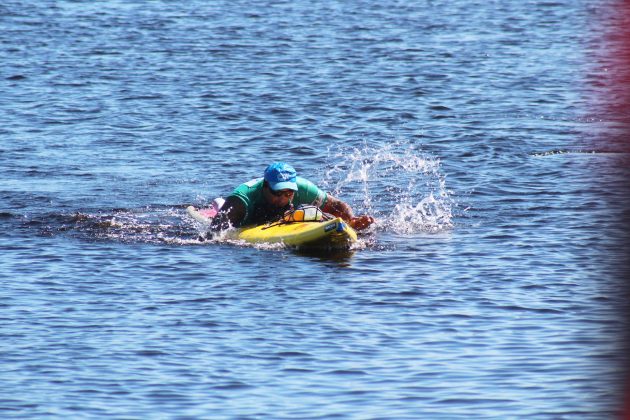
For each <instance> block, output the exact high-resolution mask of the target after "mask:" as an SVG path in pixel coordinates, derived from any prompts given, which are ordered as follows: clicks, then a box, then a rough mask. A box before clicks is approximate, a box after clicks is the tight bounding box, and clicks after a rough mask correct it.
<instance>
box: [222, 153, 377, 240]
mask: <svg viewBox="0 0 630 420" xmlns="http://www.w3.org/2000/svg"><path fill="white" fill-rule="evenodd" d="M301 204H304V205H314V206H317V207H319V208H320V209H321V210H322V211H323V212H325V213H329V214H332V215H333V216H335V217H341V218H342V219H343V220H345V221H346V222H348V224H349V225H350V226H352V227H353V228H354V229H355V230H361V229H365V228H367V227H368V226H370V225H371V224H372V223H374V218H373V217H372V216H367V215H361V216H357V217H355V216H354V214H353V212H352V208H350V206H349V205H348V204H346V203H344V202H343V201H341V200H339V199H337V198H335V197H333V196H332V195H330V194H328V193H325V192H324V191H322V190H320V189H319V188H318V187H317V186H316V185H315V184H313V183H312V182H311V181H309V180H307V179H305V178H302V177H299V176H297V173H296V172H295V169H293V167H292V166H291V165H288V164H286V163H284V162H275V163H272V164H271V165H269V166H268V167H267V169H265V173H264V176H263V177H262V178H258V179H253V180H251V181H249V182H246V183H244V184H241V185H239V186H238V187H236V189H235V190H234V191H233V192H232V194H230V195H229V196H228V197H227V198H226V199H225V203H224V204H223V206H222V207H221V210H220V211H219V213H218V214H217V215H216V217H215V218H214V219H213V220H212V224H211V225H210V228H211V229H212V230H215V231H216V230H221V229H227V228H229V227H230V226H234V227H238V226H244V225H250V224H262V223H266V222H270V221H273V220H276V219H278V218H280V217H282V215H283V214H284V212H285V211H287V210H291V209H292V208H293V206H299V205H301Z"/></svg>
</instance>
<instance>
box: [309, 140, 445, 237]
mask: <svg viewBox="0 0 630 420" xmlns="http://www.w3.org/2000/svg"><path fill="white" fill-rule="evenodd" d="M328 157H329V160H330V161H333V162H338V163H337V164H335V165H334V166H333V167H331V168H329V169H327V170H326V171H325V173H324V176H323V180H322V182H321V184H322V187H323V188H326V189H327V190H328V191H330V192H331V193H332V194H333V195H334V196H336V197H339V198H342V199H343V200H344V201H348V202H350V203H351V204H352V205H353V208H354V210H355V213H357V214H362V213H365V214H371V215H373V216H375V217H376V218H377V224H376V229H378V230H385V231H390V232H394V233H400V234H411V233H416V232H439V231H442V230H445V229H449V228H451V227H452V226H453V223H452V218H453V216H452V208H453V206H454V203H453V200H452V198H451V193H450V192H449V191H448V190H447V188H446V176H445V175H444V174H442V173H441V166H440V160H439V159H437V158H435V157H431V156H429V155H427V154H425V153H423V152H421V151H420V150H418V148H417V147H414V145H411V144H408V143H405V142H400V141H398V142H393V143H390V144H387V145H385V146H382V147H370V146H368V145H367V144H365V145H363V147H362V148H352V149H339V148H335V149H334V150H332V149H329V151H328Z"/></svg>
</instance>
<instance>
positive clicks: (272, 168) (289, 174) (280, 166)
mask: <svg viewBox="0 0 630 420" xmlns="http://www.w3.org/2000/svg"><path fill="white" fill-rule="evenodd" d="M296 178H297V172H295V169H293V166H291V165H289V164H288V163H284V162H274V163H272V164H271V165H269V166H267V169H265V181H267V182H268V183H269V188H271V189H272V190H274V191H279V190H293V191H297V190H298V187H297V182H296Z"/></svg>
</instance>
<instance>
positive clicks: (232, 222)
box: [210, 196, 246, 232]
mask: <svg viewBox="0 0 630 420" xmlns="http://www.w3.org/2000/svg"><path fill="white" fill-rule="evenodd" d="M245 213H246V208H245V203H243V201H241V199H239V198H237V197H234V196H229V197H228V198H226V199H225V203H224V204H223V206H222V207H221V210H219V213H217V215H216V216H215V217H214V219H212V223H211V224H210V230H212V231H213V232H216V231H219V230H224V229H229V228H231V227H236V226H240V225H241V223H242V222H243V220H245Z"/></svg>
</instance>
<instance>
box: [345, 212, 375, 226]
mask: <svg viewBox="0 0 630 420" xmlns="http://www.w3.org/2000/svg"><path fill="white" fill-rule="evenodd" d="M374 222H375V220H374V218H373V217H372V216H368V215H366V214H364V215H361V216H357V217H353V218H352V219H350V221H349V222H348V224H349V225H350V226H351V227H352V228H353V229H354V230H363V229H366V228H367V227H369V226H370V225H371V224H372V223H374Z"/></svg>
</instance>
